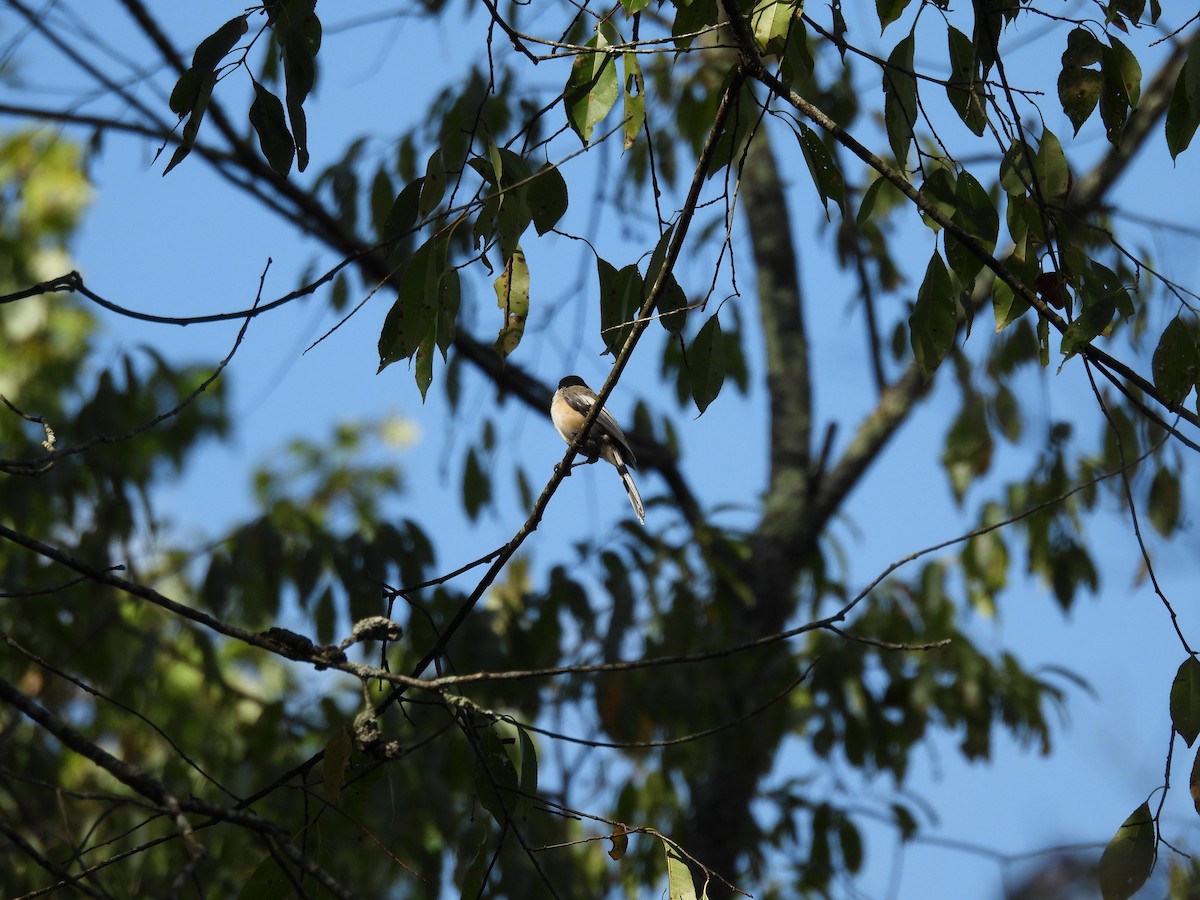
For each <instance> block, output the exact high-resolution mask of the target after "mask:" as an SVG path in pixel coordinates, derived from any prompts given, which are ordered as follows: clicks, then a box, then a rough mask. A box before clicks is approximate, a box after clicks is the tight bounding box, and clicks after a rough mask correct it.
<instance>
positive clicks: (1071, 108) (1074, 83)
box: [1058, 66, 1104, 134]
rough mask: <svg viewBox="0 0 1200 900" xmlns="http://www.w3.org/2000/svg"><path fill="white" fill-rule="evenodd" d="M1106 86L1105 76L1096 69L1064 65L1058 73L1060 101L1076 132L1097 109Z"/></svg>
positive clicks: (1077, 132) (1076, 132)
mask: <svg viewBox="0 0 1200 900" xmlns="http://www.w3.org/2000/svg"><path fill="white" fill-rule="evenodd" d="M1103 87H1104V76H1103V75H1102V74H1100V73H1099V72H1097V71H1096V70H1095V69H1084V68H1080V67H1079V66H1071V67H1066V66H1064V67H1063V70H1062V71H1061V72H1060V73H1059V75H1058V102H1059V103H1060V104H1061V105H1062V108H1063V112H1064V113H1066V114H1067V118H1068V119H1070V120H1071V125H1072V126H1074V128H1075V134H1079V129H1080V128H1082V127H1083V123H1084V122H1086V121H1087V120H1088V117H1089V116H1091V114H1092V113H1093V112H1094V111H1095V109H1096V104H1097V103H1099V102H1100V93H1101V91H1102V90H1103Z"/></svg>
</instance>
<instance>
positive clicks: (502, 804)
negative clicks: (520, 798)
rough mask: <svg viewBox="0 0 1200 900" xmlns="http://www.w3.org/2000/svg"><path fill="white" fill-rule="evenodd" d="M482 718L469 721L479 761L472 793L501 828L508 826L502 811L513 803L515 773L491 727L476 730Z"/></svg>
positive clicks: (490, 725) (503, 744) (515, 781)
mask: <svg viewBox="0 0 1200 900" xmlns="http://www.w3.org/2000/svg"><path fill="white" fill-rule="evenodd" d="M482 718H483V717H482V716H480V715H478V714H476V715H474V716H473V717H472V720H473V725H474V726H475V727H477V729H478V730H477V731H476V734H477V735H478V738H479V757H478V758H477V759H476V761H475V791H476V793H477V794H478V795H479V802H480V803H481V804H482V805H483V808H484V809H486V810H487V811H488V812H490V813H491V814H492V818H493V819H495V820H496V824H497V825H499V826H500V827H501V828H506V827H508V826H509V825H511V822H510V820H509V815H508V813H507V811H506V805H507V808H511V807H512V805H513V804H514V803H515V802H516V794H515V793H514V792H515V791H516V790H517V769H516V766H514V765H513V761H512V758H511V757H510V756H509V755H508V747H507V746H506V742H505V741H504V739H503V738H501V737H500V733H499V729H498V728H497V726H496V724H495V723H491V724H489V725H486V726H485V727H482V728H480V727H478V726H479V725H480V724H481V721H482Z"/></svg>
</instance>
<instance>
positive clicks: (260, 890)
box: [237, 853, 293, 900]
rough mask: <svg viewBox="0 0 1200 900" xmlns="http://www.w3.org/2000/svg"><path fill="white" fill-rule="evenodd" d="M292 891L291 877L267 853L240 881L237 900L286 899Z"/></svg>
mask: <svg viewBox="0 0 1200 900" xmlns="http://www.w3.org/2000/svg"><path fill="white" fill-rule="evenodd" d="M292 891H293V888H292V880H291V878H289V877H288V875H287V874H286V873H285V872H284V871H283V869H282V868H280V866H279V863H278V862H276V860H275V857H274V856H272V855H271V854H269V853H268V854H267V856H266V858H265V859H264V860H263V861H262V862H261V863H259V864H258V866H257V867H256V868H255V869H254V872H253V873H251V875H250V877H249V878H247V879H246V880H245V881H243V882H242V888H241V890H240V891H238V894H237V900H288V898H289V897H291V896H292Z"/></svg>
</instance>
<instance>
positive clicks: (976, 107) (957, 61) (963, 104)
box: [946, 26, 987, 135]
mask: <svg viewBox="0 0 1200 900" xmlns="http://www.w3.org/2000/svg"><path fill="white" fill-rule="evenodd" d="M949 42H950V78H949V80H948V81H947V82H946V97H947V99H949V101H950V105H951V106H952V107H953V108H954V111H955V112H956V113H958V117H959V118H960V119H962V121H963V124H964V125H966V126H967V127H968V128H969V129H971V131H973V132H974V133H975V134H976V135H982V134H983V132H984V130H985V129H986V128H987V105H986V103H985V99H984V95H983V90H982V88H981V85H980V83H979V78H978V74H979V61H978V58H977V57H976V55H975V45H974V44H973V43H972V42H971V39H970V38H969V37H967V36H966V35H965V34H963V33H962V32H961V31H959V30H958V29H957V28H955V27H953V26H951V27H950V29H949Z"/></svg>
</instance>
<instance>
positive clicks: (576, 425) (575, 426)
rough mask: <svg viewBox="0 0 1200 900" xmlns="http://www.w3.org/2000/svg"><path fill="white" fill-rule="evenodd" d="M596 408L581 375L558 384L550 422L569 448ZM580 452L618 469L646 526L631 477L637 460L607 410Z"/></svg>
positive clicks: (640, 500)
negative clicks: (593, 408)
mask: <svg viewBox="0 0 1200 900" xmlns="http://www.w3.org/2000/svg"><path fill="white" fill-rule="evenodd" d="M595 405H596V393H595V392H594V391H593V390H592V389H591V388H590V387H588V386H587V385H586V384H584V381H583V379H582V378H580V377H579V376H578V375H568V376H567V377H566V378H564V379H563V380H562V381H560V382H559V383H558V390H557V391H555V392H554V399H553V400H551V401H550V421H552V422H553V423H554V428H555V430H556V431H558V433H559V434H561V435H562V438H563V440H564V441H566V442H567V443H568V444H569V443H571V441H573V440H575V435H577V434H578V433H579V429H581V428H582V427H583V422H584V420H585V419H586V418H587V416H588V414H589V413H590V412H591V411H592V407H593V406H595ZM579 452H580V453H582V454H583V455H584V456H586V457H587V458H588V459H587V461H588V462H589V463H594V462H595V461H596V460H597V459H603V460H605V461H606V462H610V463H612V464H613V465H614V466H616V468H617V472H618V473H619V474H620V476H621V481H622V483H624V485H625V492H626V493H628V494H629V502H630V503H632V504H633V511H634V512H635V513H637V517H638V521H639V522H641V523H642V524H643V525H645V524H646V510H645V507H643V506H642V495H641V494H639V493H638V489H637V485H636V484H634V483H633V476H632V475H630V474H629V470H630V469H636V468H637V458H636V457H635V456H634V455H633V451H632V450H630V449H629V439H628V438H626V437H625V432H623V431H622V430H621V426H620V425H618V424H617V420H616V419H614V418H613V417H612V414H611V413H610V412H609V411H608V410H607V409H603V408H602V409H601V410H600V415H599V416H597V417H596V421H595V422H593V423H592V430H591V431H589V432H588V436H587V440H586V441H584V442H583V443H582V444H580V445H579Z"/></svg>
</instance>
